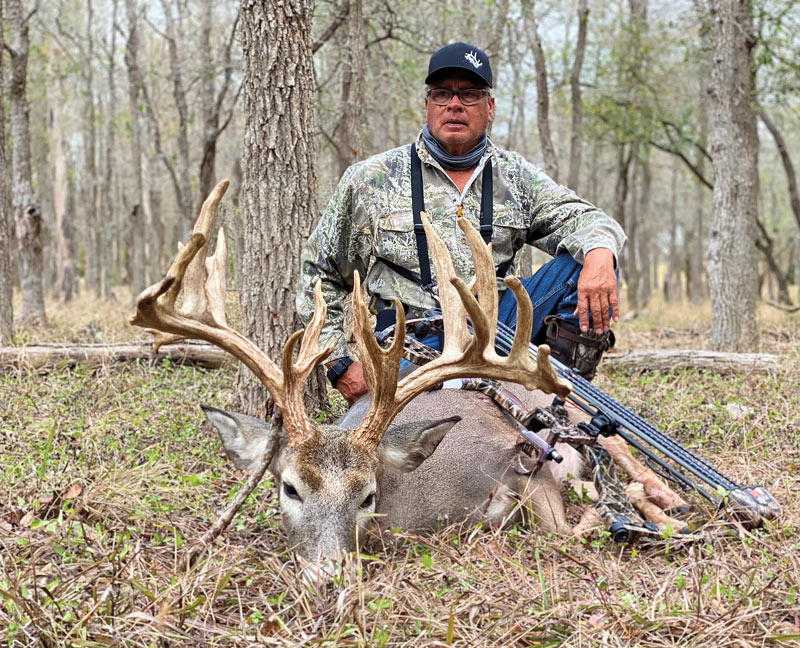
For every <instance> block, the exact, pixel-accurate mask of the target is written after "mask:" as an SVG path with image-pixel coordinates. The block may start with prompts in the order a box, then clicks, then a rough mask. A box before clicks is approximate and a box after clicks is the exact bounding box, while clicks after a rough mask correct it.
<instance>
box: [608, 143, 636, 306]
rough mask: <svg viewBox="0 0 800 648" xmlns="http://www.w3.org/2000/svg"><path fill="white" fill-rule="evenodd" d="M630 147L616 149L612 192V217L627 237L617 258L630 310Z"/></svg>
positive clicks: (632, 276) (633, 286)
mask: <svg viewBox="0 0 800 648" xmlns="http://www.w3.org/2000/svg"><path fill="white" fill-rule="evenodd" d="M632 155H633V153H632V147H631V146H630V145H627V144H624V143H623V144H620V145H619V146H618V147H617V183H616V187H615V190H614V212H615V213H614V217H615V218H616V220H617V222H618V223H619V224H620V225H621V226H622V229H624V230H625V232H626V234H627V235H628V244H627V245H626V247H625V248H624V249H623V250H622V253H621V254H620V258H619V265H620V270H621V272H620V274H621V275H622V280H623V282H624V283H625V284H626V286H627V288H628V291H627V293H628V302H629V306H630V308H632V309H636V308H637V307H638V304H637V303H636V293H637V290H638V289H637V279H638V278H637V275H636V264H635V257H634V255H635V249H636V248H635V246H634V245H633V243H635V241H636V229H635V227H633V223H632V219H631V218H630V213H629V210H628V208H627V204H628V193H629V191H628V189H629V174H630V166H631V158H632Z"/></svg>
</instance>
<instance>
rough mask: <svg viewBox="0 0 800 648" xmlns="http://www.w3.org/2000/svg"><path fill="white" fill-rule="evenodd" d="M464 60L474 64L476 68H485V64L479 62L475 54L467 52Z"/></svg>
mask: <svg viewBox="0 0 800 648" xmlns="http://www.w3.org/2000/svg"><path fill="white" fill-rule="evenodd" d="M464 58H465V59H467V60H468V61H469V62H470V63H472V65H474V66H475V67H476V68H479V67H483V63H481V62H480V61H479V60H478V56H477V54H475V52H467V53H466V54H464Z"/></svg>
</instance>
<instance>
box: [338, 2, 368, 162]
mask: <svg viewBox="0 0 800 648" xmlns="http://www.w3.org/2000/svg"><path fill="white" fill-rule="evenodd" d="M362 5H363V3H362V0H351V1H350V11H349V12H348V14H347V32H346V40H345V42H344V46H343V47H342V50H343V55H342V59H343V60H342V66H343V70H342V93H341V99H340V101H341V103H340V106H339V115H340V117H339V121H338V122H337V123H336V127H335V128H334V129H333V145H334V151H335V153H336V164H337V167H338V174H339V175H342V174H343V173H344V172H345V170H347V167H349V166H350V165H351V164H353V163H354V162H356V161H357V160H359V159H360V158H361V156H362V153H363V147H362V137H361V128H362V121H363V120H362V116H363V112H364V72H365V70H366V67H367V61H366V34H365V32H364V14H363V12H362Z"/></svg>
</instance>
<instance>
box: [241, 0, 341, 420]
mask: <svg viewBox="0 0 800 648" xmlns="http://www.w3.org/2000/svg"><path fill="white" fill-rule="evenodd" d="M311 16H312V3H311V2H310V0H285V1H284V2H282V3H274V2H271V1H270V0H242V3H241V6H240V20H241V26H242V29H241V35H242V47H243V50H244V52H243V53H244V82H243V83H244V114H245V120H246V123H245V133H244V165H243V166H244V184H243V188H242V200H243V209H244V221H245V238H244V255H243V259H242V263H243V268H244V274H245V276H246V277H247V281H246V283H245V285H244V286H243V289H242V292H241V302H242V311H243V320H244V322H243V324H244V326H243V328H244V331H243V332H244V335H245V336H247V337H248V338H250V339H252V340H253V341H254V342H255V343H256V344H258V345H259V346H260V347H261V348H262V349H264V351H265V352H266V353H267V354H269V355H270V356H271V357H273V358H278V357H279V355H280V352H281V348H282V345H283V343H284V342H285V340H286V339H287V338H288V337H289V335H290V334H291V333H292V332H293V331H294V330H296V329H298V328H300V324H299V321H298V318H297V314H296V311H295V304H294V301H295V291H294V287H295V285H296V283H297V279H298V275H299V270H300V263H299V257H300V251H301V247H302V244H303V243H304V242H305V240H306V238H307V237H308V234H309V233H310V231H311V229H312V227H313V225H314V222H315V220H316V216H317V207H316V194H315V190H316V175H315V168H314V139H313V133H314V80H313V65H312V63H313V62H312V57H311ZM287 231H291V233H292V235H291V236H286V232H287ZM321 374H322V372H321V370H320V371H317V372H316V375H315V376H314V378H313V380H312V382H315V384H314V385H313V389H312V393H313V395H314V396H315V398H316V399H320V398H321V396H322V394H323V393H324V392H325V383H324V379H323V378H322V377H321ZM237 386H238V391H239V393H240V398H241V405H242V406H243V408H244V409H245V411H247V412H248V413H249V414H251V415H254V416H262V417H264V416H265V415H266V409H267V396H266V391H265V389H264V388H263V387H262V386H261V385H260V383H258V381H257V380H255V378H254V377H253V376H252V374H250V372H249V371H248V370H246V369H244V368H242V369H241V370H240V371H239V374H238V376H237Z"/></svg>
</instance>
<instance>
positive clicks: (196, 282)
mask: <svg viewBox="0 0 800 648" xmlns="http://www.w3.org/2000/svg"><path fill="white" fill-rule="evenodd" d="M228 184H229V183H228V181H227V180H224V181H222V182H220V183H219V184H218V185H217V186H216V187H215V188H214V190H213V191H212V192H211V195H209V197H208V198H207V199H206V201H205V202H204V203H203V207H202V209H201V210H200V215H199V217H198V219H197V222H196V224H195V227H194V233H193V234H192V236H191V237H190V238H189V241H188V242H187V244H186V245H185V246H183V247H182V248H180V249H179V250H178V254H177V255H176V256H175V259H174V261H173V262H172V265H171V266H170V269H169V271H168V273H167V276H165V277H164V278H163V279H162V280H161V281H160V282H158V283H157V284H155V285H153V286H151V287H150V288H148V289H146V290H145V291H143V292H142V294H141V295H139V297H138V299H137V300H136V313H135V314H134V316H133V317H132V318H131V320H130V322H131V324H133V325H135V326H141V327H144V328H147V329H148V330H150V331H152V332H153V334H154V336H155V341H154V344H155V345H156V347H158V346H160V345H162V344H166V343H167V342H171V341H174V340H179V339H183V338H197V339H200V340H206V341H207V342H211V343H212V344H214V345H216V346H218V347H220V348H221V349H224V350H225V351H227V352H228V353H230V354H231V355H233V356H234V357H235V358H237V359H239V360H240V361H241V362H243V363H244V364H245V365H246V366H247V368H248V369H250V370H251V371H252V372H253V373H254V374H255V376H256V377H257V378H258V379H259V380H260V381H261V382H262V383H263V384H264V386H265V387H266V388H267V390H268V391H269V393H270V395H271V396H272V398H273V399H274V400H275V403H276V405H278V406H279V407H280V408H281V410H283V421H284V428H285V429H286V433H287V435H288V436H289V442H290V444H292V445H294V444H296V443H298V442H299V441H301V440H302V439H304V438H306V437H307V436H309V435H311V434H313V433H314V428H313V426H312V424H311V421H310V420H309V419H308V416H306V414H305V409H304V407H303V402H302V383H303V381H304V380H305V378H306V377H307V376H308V374H309V373H310V372H311V371H312V370H313V368H314V367H315V366H316V365H317V364H319V362H321V361H322V360H323V359H324V358H325V357H327V356H328V354H330V350H328V349H325V350H319V349H318V347H317V343H318V340H319V331H320V329H321V326H322V324H321V322H322V321H323V320H324V318H325V303H324V301H323V300H322V293H321V290H320V289H319V288H318V290H317V291H316V292H315V314H314V318H313V320H312V323H311V326H310V330H309V333H310V335H309V337H308V338H307V339H304V340H303V344H302V345H301V348H300V353H299V356H298V360H297V363H296V364H292V362H291V358H292V352H293V351H294V346H295V344H296V342H297V340H298V339H299V338H300V336H301V335H303V332H302V331H298V332H297V333H295V334H294V335H293V336H292V337H290V338H289V340H288V341H287V342H286V345H285V346H284V350H283V360H282V364H283V365H284V368H285V369H286V371H284V372H282V371H281V370H280V369H279V368H278V366H277V365H276V364H275V363H274V362H273V361H272V360H270V358H269V357H268V356H267V355H266V354H265V353H264V352H263V351H262V350H261V349H259V348H258V346H256V345H255V344H254V343H253V342H252V341H251V340H248V339H247V338H245V337H244V336H242V335H241V334H240V333H238V332H237V331H234V330H233V329H231V328H230V327H229V326H228V325H227V323H226V320H225V264H226V258H227V249H226V245H225V233H224V231H223V230H222V229H221V228H220V232H219V234H218V238H217V249H216V251H215V253H214V255H213V256H211V257H208V258H205V254H204V253H205V250H207V248H208V243H207V241H208V236H209V234H210V233H211V229H212V227H213V224H214V217H215V216H216V212H217V207H218V205H219V202H220V200H222V196H223V195H224V194H225V190H226V189H227V188H228ZM201 252H203V254H201ZM182 288H183V290H184V299H183V304H182V306H181V307H180V308H178V307H177V306H176V301H177V298H178V295H179V293H180V292H181V289H182ZM298 394H299V395H298Z"/></svg>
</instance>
